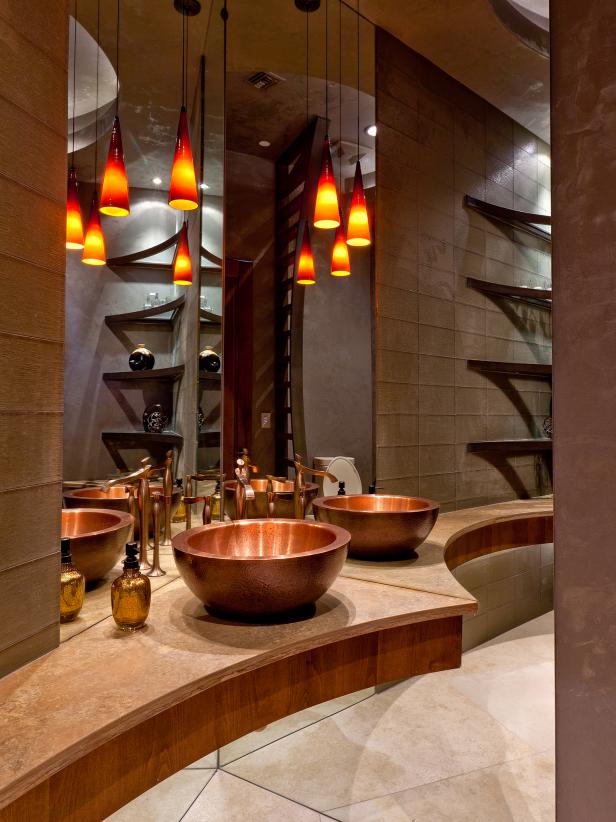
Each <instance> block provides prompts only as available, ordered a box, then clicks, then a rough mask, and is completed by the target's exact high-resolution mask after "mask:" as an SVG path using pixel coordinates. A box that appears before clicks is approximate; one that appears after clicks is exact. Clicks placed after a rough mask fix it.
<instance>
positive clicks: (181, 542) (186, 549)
mask: <svg viewBox="0 0 616 822" xmlns="http://www.w3.org/2000/svg"><path fill="white" fill-rule="evenodd" d="M268 522H269V523H273V522H276V523H278V522H279V523H283V524H289V525H292V526H293V527H297V526H298V525H300V527H301V524H302V523H303V524H304V525H308V526H309V527H310V528H319V529H321V530H325V531H329V532H330V533H331V534H332V537H333V540H332V542H330V543H329V544H328V545H324V546H322V547H321V548H313V549H312V550H311V551H298V552H297V553H294V554H274V555H272V554H270V555H268V556H262V555H259V554H233V555H227V556H225V555H223V554H218V553H213V552H212V553H210V552H209V551H197V550H195V549H194V548H192V547H191V546H190V545H188V540H189V538H190V537H191V536H192V534H195V533H202V532H203V531H209V530H211V529H213V528H255V527H256V525H255V523H258V524H259V525H261V524H263V523H268ZM350 541H351V534H350V533H349V532H348V531H347V530H346V528H341V527H340V526H339V525H330V524H329V523H327V522H309V521H307V520H301V519H283V518H282V517H273V518H272V519H236V520H231V521H230V522H212V523H211V524H210V525H200V526H198V527H197V528H189V529H188V530H187V531H182V533H181V534H177V535H176V536H175V537H173V538H172V540H171V544H172V545H173V550H174V551H182V552H183V553H185V554H190V556H195V557H207V558H208V559H220V560H224V561H226V562H238V561H240V562H254V561H255V560H256V561H259V562H272V561H279V560H289V559H298V558H300V557H311V556H316V555H317V554H327V553H329V552H330V551H337V550H338V549H339V548H346V547H347V546H348V544H349V543H350Z"/></svg>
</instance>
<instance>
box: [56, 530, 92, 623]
mask: <svg viewBox="0 0 616 822" xmlns="http://www.w3.org/2000/svg"><path fill="white" fill-rule="evenodd" d="M60 551H61V552H62V559H61V562H62V564H61V566H60V622H71V621H72V620H73V619H75V617H76V616H77V614H78V613H79V611H81V606H82V605H83V597H84V594H85V590H86V580H85V577H84V575H83V574H82V573H81V571H80V570H79V569H78V568H77V567H76V566H75V565H73V558H72V556H71V541H70V539H69V538H68V537H63V538H62V539H61V540H60Z"/></svg>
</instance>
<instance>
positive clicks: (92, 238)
mask: <svg viewBox="0 0 616 822" xmlns="http://www.w3.org/2000/svg"><path fill="white" fill-rule="evenodd" d="M81 262H82V263H85V264H86V265H105V263H106V253H105V237H104V235H103V229H102V227H101V220H100V216H99V213H98V196H97V192H96V188H95V189H94V194H93V195H92V204H91V206H90V216H89V217H88V228H87V231H86V238H85V242H84V246H83V256H82V258H81Z"/></svg>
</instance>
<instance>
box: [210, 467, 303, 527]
mask: <svg viewBox="0 0 616 822" xmlns="http://www.w3.org/2000/svg"><path fill="white" fill-rule="evenodd" d="M266 479H267V477H253V479H252V480H251V482H254V480H266ZM236 482H237V480H225V482H224V487H225V489H227V490H229V491H234V490H235V484H236ZM285 482H293V480H292V479H287V480H285ZM304 488H305V489H306V491H314V490H318V488H319V486H318V485H317V484H316V482H305V483H304ZM255 493H261V494H263V493H265V492H264V491H260V492H258V491H255ZM293 494H294V489H293V488H290V489H289V490H288V491H276V496H278V497H287V496H288V497H292V496H293ZM236 521H238V520H236Z"/></svg>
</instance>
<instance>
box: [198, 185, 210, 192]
mask: <svg viewBox="0 0 616 822" xmlns="http://www.w3.org/2000/svg"><path fill="white" fill-rule="evenodd" d="M199 188H200V189H201V190H202V191H205V190H206V189H208V188H209V185H208V184H207V183H200V184H199Z"/></svg>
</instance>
